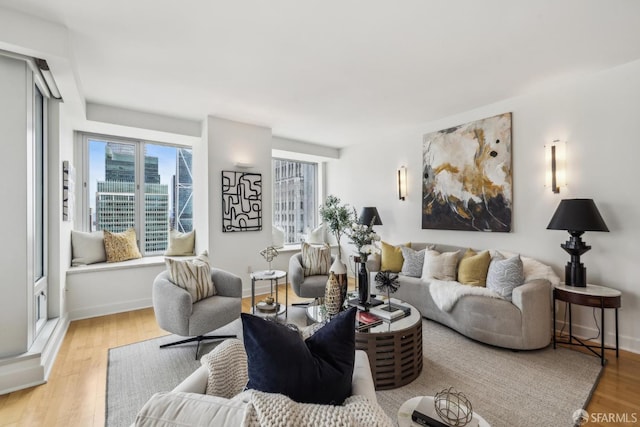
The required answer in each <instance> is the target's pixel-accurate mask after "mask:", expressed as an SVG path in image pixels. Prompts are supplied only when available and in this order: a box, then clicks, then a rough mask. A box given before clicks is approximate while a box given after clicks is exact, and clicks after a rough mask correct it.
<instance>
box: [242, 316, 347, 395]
mask: <svg viewBox="0 0 640 427" xmlns="http://www.w3.org/2000/svg"><path fill="white" fill-rule="evenodd" d="M241 317H242V331H243V336H244V347H245V349H246V351H247V359H248V360H247V361H248V368H249V382H248V383H247V388H249V389H254V390H259V391H264V392H268V393H280V394H284V395H285V396H288V397H289V398H291V399H293V400H295V401H296V402H301V403H319V404H333V405H340V404H342V402H343V401H344V400H345V399H346V398H347V397H349V396H350V395H351V381H352V377H353V365H354V361H355V351H356V342H355V319H356V309H355V307H353V308H351V309H349V310H347V311H343V312H342V313H340V314H338V315H337V316H336V317H334V318H333V319H331V321H330V322H329V323H327V324H326V325H325V326H323V327H322V328H320V329H319V330H318V331H317V332H316V333H315V334H313V335H312V336H311V337H309V338H307V339H306V341H303V340H302V338H301V337H300V335H299V334H298V332H296V331H294V330H292V329H289V328H288V327H286V326H284V325H281V324H278V323H276V322H270V321H267V320H264V319H262V318H260V317H257V316H252V315H250V314H245V313H242V314H241Z"/></svg>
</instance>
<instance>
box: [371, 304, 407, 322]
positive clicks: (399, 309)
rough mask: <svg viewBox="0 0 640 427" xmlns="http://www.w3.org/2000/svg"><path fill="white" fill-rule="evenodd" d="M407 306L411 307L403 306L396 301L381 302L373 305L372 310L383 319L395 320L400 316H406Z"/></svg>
mask: <svg viewBox="0 0 640 427" xmlns="http://www.w3.org/2000/svg"><path fill="white" fill-rule="evenodd" d="M405 308H409V307H403V306H400V305H398V304H394V303H391V304H381V305H379V306H376V307H371V309H370V312H371V313H373V314H375V315H376V316H378V317H381V318H383V319H386V320H393V319H398V318H400V317H404V316H406V315H407V312H406V310H405ZM409 310H411V309H409Z"/></svg>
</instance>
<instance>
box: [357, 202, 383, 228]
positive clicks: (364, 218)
mask: <svg viewBox="0 0 640 427" xmlns="http://www.w3.org/2000/svg"><path fill="white" fill-rule="evenodd" d="M371 221H373V223H372V222H371ZM358 224H366V225H382V220H381V219H380V214H379V213H378V209H376V208H375V207H372V206H370V207H366V208H362V211H360V217H359V218H358Z"/></svg>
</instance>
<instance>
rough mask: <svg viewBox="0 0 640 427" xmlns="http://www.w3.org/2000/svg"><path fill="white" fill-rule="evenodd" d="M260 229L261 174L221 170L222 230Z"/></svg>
mask: <svg viewBox="0 0 640 427" xmlns="http://www.w3.org/2000/svg"><path fill="white" fill-rule="evenodd" d="M260 230H262V174H259V173H247V172H235V171H222V231H223V232H232V231H260Z"/></svg>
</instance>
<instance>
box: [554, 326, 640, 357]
mask: <svg viewBox="0 0 640 427" xmlns="http://www.w3.org/2000/svg"><path fill="white" fill-rule="evenodd" d="M563 326H564V331H563V333H564V334H566V335H568V334H569V322H567V323H566V324H565V323H564V322H563V321H562V320H556V334H558V333H560V331H561V330H562V327H563ZM572 329H573V335H574V336H576V337H578V338H580V339H590V338H593V337H595V336H596V335H598V330H597V329H596V328H594V327H588V326H584V325H579V324H577V323H576V322H575V321H574V322H573V328H572ZM595 341H598V342H599V341H600V337H598V339H597V340H595ZM604 342H605V345H606V346H607V347H615V345H616V335H615V331H614V332H609V331H607V332H606V333H605V335H604ZM618 344H619V347H620V349H621V350H626V351H630V352H632V353H638V354H640V339H638V338H633V337H630V336H627V335H618Z"/></svg>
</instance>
